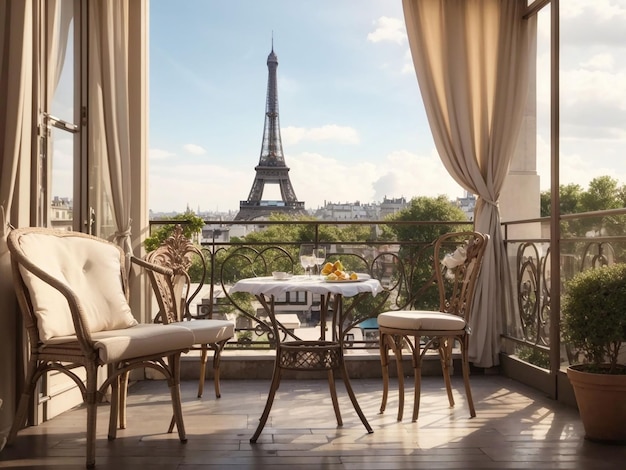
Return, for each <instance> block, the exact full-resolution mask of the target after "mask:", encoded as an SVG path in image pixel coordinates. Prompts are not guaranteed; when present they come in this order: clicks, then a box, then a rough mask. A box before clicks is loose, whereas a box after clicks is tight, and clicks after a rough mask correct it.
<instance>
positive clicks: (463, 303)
mask: <svg viewBox="0 0 626 470" xmlns="http://www.w3.org/2000/svg"><path fill="white" fill-rule="evenodd" d="M488 237H489V236H488V235H483V234H481V233H478V232H454V233H447V234H445V235H442V236H440V237H439V238H438V239H437V240H436V241H435V244H434V260H435V262H434V272H435V279H436V282H437V286H438V289H439V311H426V310H397V311H390V312H384V313H381V314H380V315H378V327H379V330H380V357H381V364H382V373H383V397H382V403H381V406H380V412H381V413H383V412H384V411H385V407H386V405H387V397H388V391H389V350H392V351H393V352H394V355H395V358H396V367H397V372H398V387H399V398H398V421H401V420H402V414H403V409H404V372H403V367H402V349H403V348H404V347H408V348H409V350H410V351H411V356H412V362H413V373H414V380H415V396H414V402H413V421H417V416H418V413H419V405H420V386H421V367H422V360H423V358H424V355H425V354H426V352H427V351H428V350H437V351H438V352H439V358H440V361H441V367H442V370H443V376H444V381H445V384H446V391H447V393H448V401H449V403H450V406H454V399H453V397H452V388H451V383H450V364H451V362H452V347H453V345H454V343H455V342H457V341H458V343H459V345H460V349H461V364H462V369H463V381H464V384H465V393H466V396H467V402H468V405H469V409H470V415H471V416H472V417H474V416H476V411H475V409H474V402H473V400H472V392H471V389H470V382H469V361H468V356H467V349H468V342H469V331H468V330H469V327H468V325H469V317H470V313H471V309H472V301H473V297H474V290H475V286H476V281H477V279H478V275H479V272H480V267H481V264H482V259H483V254H484V252H485V247H486V244H487V241H488ZM451 246H452V248H453V250H452V251H454V253H448V254H444V253H446V251H447V250H450V247H451ZM455 247H456V250H454V248H455Z"/></svg>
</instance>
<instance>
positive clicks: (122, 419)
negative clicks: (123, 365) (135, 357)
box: [119, 372, 130, 429]
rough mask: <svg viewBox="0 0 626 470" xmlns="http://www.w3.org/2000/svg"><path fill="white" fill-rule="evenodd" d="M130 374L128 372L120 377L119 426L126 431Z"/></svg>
mask: <svg viewBox="0 0 626 470" xmlns="http://www.w3.org/2000/svg"><path fill="white" fill-rule="evenodd" d="M129 377H130V372H126V373H124V374H122V375H121V376H120V394H119V397H120V406H119V426H120V429H126V398H127V396H128V382H129Z"/></svg>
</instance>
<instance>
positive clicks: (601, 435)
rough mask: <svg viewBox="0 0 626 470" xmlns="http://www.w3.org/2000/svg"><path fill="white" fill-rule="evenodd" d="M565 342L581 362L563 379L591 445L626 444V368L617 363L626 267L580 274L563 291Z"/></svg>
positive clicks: (625, 331) (625, 337) (624, 322)
mask: <svg viewBox="0 0 626 470" xmlns="http://www.w3.org/2000/svg"><path fill="white" fill-rule="evenodd" d="M561 314H562V331H563V338H564V340H565V341H566V342H568V343H570V344H571V345H572V346H573V347H574V348H576V349H577V350H578V351H580V353H582V355H583V357H584V360H583V361H581V362H580V363H579V364H573V365H570V367H568V369H567V376H568V378H569V380H570V382H571V384H572V388H573V389H574V394H575V396H576V403H577V405H578V410H579V412H580V416H581V419H582V422H583V426H584V428H585V437H586V438H587V439H591V440H598V441H611V442H614V443H626V365H624V364H620V363H619V362H618V359H619V353H620V349H621V346H622V344H623V342H624V341H626V264H613V265H610V266H603V267H600V268H597V269H589V270H586V271H583V272H581V273H578V274H577V275H576V276H574V277H573V278H572V279H571V280H570V281H569V282H568V283H567V286H566V290H565V296H564V298H563V303H562V308H561Z"/></svg>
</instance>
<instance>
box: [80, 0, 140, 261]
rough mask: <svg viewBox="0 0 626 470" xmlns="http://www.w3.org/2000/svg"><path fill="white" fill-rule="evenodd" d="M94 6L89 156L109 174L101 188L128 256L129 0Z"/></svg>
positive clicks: (102, 1)
mask: <svg viewBox="0 0 626 470" xmlns="http://www.w3.org/2000/svg"><path fill="white" fill-rule="evenodd" d="M91 5H92V8H91V17H90V27H91V31H92V33H93V34H92V35H91V38H92V43H91V44H90V51H89V53H90V60H89V69H90V83H89V87H90V93H89V94H90V100H91V101H90V106H89V110H90V119H89V122H90V129H89V132H90V145H89V147H90V154H91V155H92V156H93V158H94V161H93V162H94V163H95V164H96V166H97V167H99V170H100V176H106V174H107V173H108V175H109V181H108V183H110V187H108V188H107V187H104V188H102V189H103V190H104V191H109V192H110V196H111V201H110V202H111V206H112V208H113V214H112V215H113V217H114V219H115V225H116V227H115V234H114V238H115V240H116V242H117V243H118V244H119V245H120V246H121V247H123V248H124V250H125V251H126V253H127V254H128V255H130V253H131V252H132V246H131V242H130V234H131V217H130V213H131V212H130V211H131V187H130V186H131V178H130V175H131V154H130V130H129V94H128V87H129V84H128V76H129V75H128V69H129V65H128V55H129V39H128V25H129V11H128V8H129V5H128V2H127V1H126V0H106V1H105V0H98V1H96V2H93V3H92V4H91ZM101 156H102V158H101ZM104 156H106V158H104ZM105 166H106V168H105ZM100 217H106V214H100ZM129 265H130V263H129Z"/></svg>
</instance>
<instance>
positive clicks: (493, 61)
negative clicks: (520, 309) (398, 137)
mask: <svg viewBox="0 0 626 470" xmlns="http://www.w3.org/2000/svg"><path fill="white" fill-rule="evenodd" d="M403 8H404V17H405V22H406V28H407V33H408V38H409V45H410V48H411V54H412V57H413V63H414V66H415V71H416V74H417V79H418V82H419V87H420V91H421V95H422V99H423V101H424V106H425V108H426V114H427V116H428V121H429V124H430V128H431V131H432V134H433V137H434V141H435V145H436V147H437V151H438V152H439V155H440V157H441V160H442V162H443V164H444V165H445V167H446V169H447V170H448V172H449V173H450V175H452V177H453V178H454V179H455V180H456V182H457V183H458V184H459V185H460V186H461V187H463V188H464V189H465V190H467V191H469V192H471V193H473V194H476V195H477V196H478V200H477V203H476V210H475V218H474V227H475V229H476V230H478V231H480V232H483V233H488V234H489V235H490V237H491V240H490V243H489V245H488V247H487V251H486V254H485V258H484V261H483V271H482V275H481V278H480V280H479V283H478V287H477V292H476V297H475V303H474V309H473V313H472V317H471V319H470V326H471V329H472V334H471V336H470V351H469V354H470V360H471V361H472V362H473V363H474V364H475V365H477V366H480V367H491V366H494V365H497V364H498V363H499V358H498V355H499V352H500V335H501V333H502V332H503V330H502V318H504V314H503V312H505V311H507V310H508V309H510V308H512V303H511V295H510V290H509V289H510V287H511V283H510V282H509V278H510V276H509V268H508V260H507V256H506V251H505V247H504V243H503V238H502V233H501V229H500V212H499V209H498V199H499V196H500V191H501V189H502V186H503V184H504V181H505V178H506V175H507V173H508V170H509V164H510V161H511V158H512V156H513V150H514V147H515V143H516V140H517V137H518V134H519V129H520V125H521V120H522V114H523V110H524V104H525V101H526V94H527V88H528V79H529V77H528V74H529V67H528V60H529V50H530V46H531V44H532V42H533V41H534V40H535V31H536V23H535V21H536V20H535V19H531V20H525V19H523V17H522V15H523V13H524V10H525V8H526V2H523V1H520V0H463V1H459V0H403Z"/></svg>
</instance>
